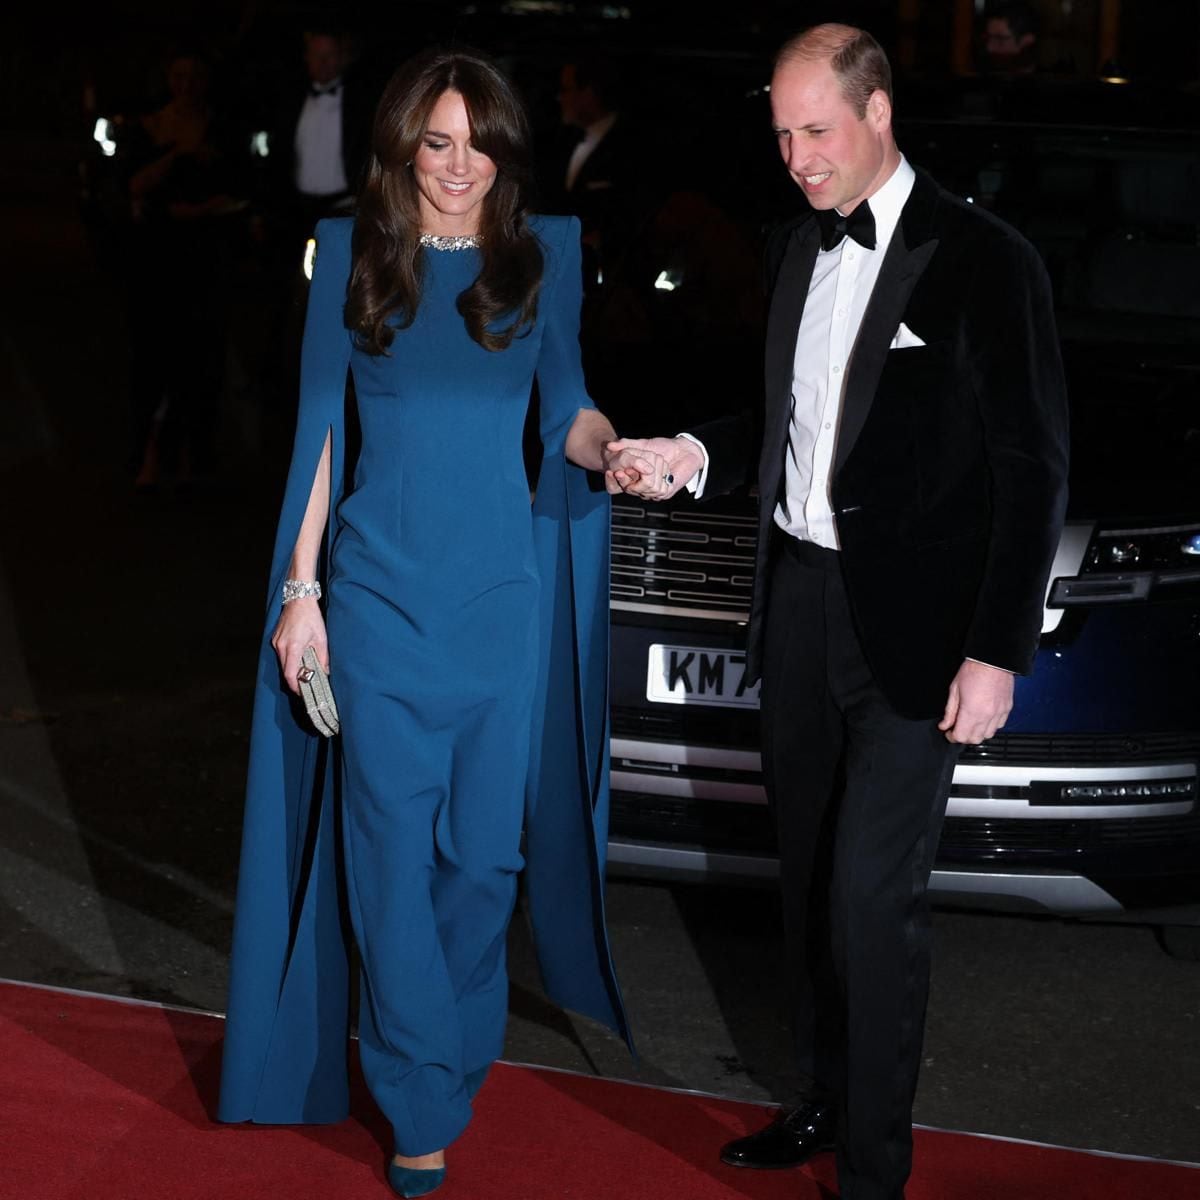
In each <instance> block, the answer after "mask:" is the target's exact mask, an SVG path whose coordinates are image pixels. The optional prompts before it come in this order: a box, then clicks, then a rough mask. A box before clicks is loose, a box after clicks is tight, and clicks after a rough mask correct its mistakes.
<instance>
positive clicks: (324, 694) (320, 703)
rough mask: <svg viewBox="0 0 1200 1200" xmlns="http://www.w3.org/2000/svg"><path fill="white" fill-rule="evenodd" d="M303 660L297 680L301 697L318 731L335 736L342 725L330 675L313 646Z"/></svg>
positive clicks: (305, 652) (306, 652) (309, 717)
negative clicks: (326, 672) (319, 660)
mask: <svg viewBox="0 0 1200 1200" xmlns="http://www.w3.org/2000/svg"><path fill="white" fill-rule="evenodd" d="M301 662H302V663H303V664H304V665H303V666H302V667H301V668H300V671H299V674H298V675H297V676H296V680H297V682H298V683H299V684H300V697H301V699H302V700H303V701H304V707H305V708H306V709H307V710H308V719H309V720H310V721H311V722H312V723H313V728H314V729H316V731H317V732H318V733H320V734H324V736H325V737H333V736H334V734H336V733H337V732H338V731H339V730H340V729H341V727H342V726H341V722H340V721H339V720H338V710H337V705H336V704H335V703H334V700H333V689H332V688H331V687H330V686H329V676H328V675H326V674H325V672H324V670H323V669H322V667H321V664H320V663H319V662H318V661H317V652H316V651H315V650H314V649H313V648H312V647H311V646H309V647H308V649H307V650H305V651H304V657H303V658H302V659H301Z"/></svg>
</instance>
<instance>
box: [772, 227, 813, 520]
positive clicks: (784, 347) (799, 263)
mask: <svg viewBox="0 0 1200 1200" xmlns="http://www.w3.org/2000/svg"><path fill="white" fill-rule="evenodd" d="M820 245H821V238H820V231H819V229H818V227H817V223H816V221H813V220H807V221H804V222H803V223H802V224H800V225H798V226H797V227H796V228H795V229H794V230H793V231H792V235H791V237H790V238H789V239H788V245H787V249H786V250H785V251H784V255H783V260H782V262H781V263H780V266H779V272H778V274H777V275H776V277H775V288H774V291H773V292H772V293H771V308H770V311H769V313H768V315H767V344H766V356H765V367H766V371H765V374H766V378H765V384H766V397H765V403H766V415H765V419H764V423H763V457H762V463H761V464H760V471H759V479H760V484H759V487H760V491H761V494H762V495H763V496H773V495H774V494H775V488H776V486H777V485H778V482H779V471H780V469H781V465H782V462H783V455H782V451H783V443H784V441H785V439H786V437H787V426H788V418H789V416H790V415H791V406H792V405H791V397H792V375H793V373H794V359H795V354H796V335H797V333H798V332H799V330H800V318H801V317H803V315H804V304H805V301H806V300H807V299H808V285H809V283H810V281H811V280H812V273H813V266H814V265H815V263H816V261H817V251H818V249H819V248H820Z"/></svg>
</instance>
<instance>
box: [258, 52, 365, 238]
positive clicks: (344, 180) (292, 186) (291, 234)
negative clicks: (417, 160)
mask: <svg viewBox="0 0 1200 1200" xmlns="http://www.w3.org/2000/svg"><path fill="white" fill-rule="evenodd" d="M304 71H305V76H306V79H305V82H304V86H303V87H297V88H296V90H295V92H294V93H291V94H289V95H288V96H287V97H286V98H285V99H284V102H283V104H282V106H281V108H280V110H279V112H278V115H277V118H276V121H275V130H274V133H273V136H272V138H271V159H272V167H273V172H274V191H275V197H274V207H275V208H276V211H277V212H278V213H279V215H280V216H281V217H282V218H283V225H284V228H285V230H286V236H287V238H288V240H289V244H293V243H295V241H296V239H297V238H300V239H303V238H306V237H308V236H309V235H310V234H311V233H312V230H313V227H314V226H315V225H316V223H317V221H319V220H320V219H321V218H322V217H328V216H336V215H338V214H339V213H346V212H348V211H349V210H350V209H351V208H352V207H353V203H354V193H355V191H356V190H357V188H358V182H359V179H358V177H359V173H360V171H361V169H362V166H363V163H364V162H365V161H366V156H367V150H368V148H369V143H370V137H371V118H372V115H373V112H374V107H375V100H376V96H375V90H374V89H373V88H372V87H371V86H370V85H369V82H368V81H367V79H366V78H365V77H364V75H363V73H362V72H361V71H357V70H356V69H355V68H354V65H353V63H352V61H351V55H350V52H349V41H348V39H347V37H346V36H345V35H344V34H342V33H339V32H337V31H333V30H326V29H311V30H309V31H307V32H306V33H305V34H304ZM301 244H303V243H302V241H301ZM296 253H297V254H298V251H297V252H296Z"/></svg>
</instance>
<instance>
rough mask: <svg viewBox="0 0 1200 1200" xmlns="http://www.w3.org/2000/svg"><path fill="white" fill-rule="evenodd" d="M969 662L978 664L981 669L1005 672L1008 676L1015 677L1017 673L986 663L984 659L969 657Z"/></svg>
mask: <svg viewBox="0 0 1200 1200" xmlns="http://www.w3.org/2000/svg"><path fill="white" fill-rule="evenodd" d="M967 662H973V663H978V664H979V665H980V666H981V667H991V668H992V670H993V671H1004V672H1005V673H1006V674H1009V675H1015V674H1016V671H1010V670H1009V669H1008V668H1007V667H997V666H995V665H994V664H992V663H985V662H984V661H983V659H982V658H971V657H970V656H968V657H967Z"/></svg>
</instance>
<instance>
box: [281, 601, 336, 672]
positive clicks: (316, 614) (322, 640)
mask: <svg viewBox="0 0 1200 1200" xmlns="http://www.w3.org/2000/svg"><path fill="white" fill-rule="evenodd" d="M309 646H311V647H312V648H313V649H314V650H315V651H316V652H317V660H318V661H319V662H320V664H321V666H322V668H323V669H324V670H325V672H326V673H328V671H329V642H328V639H327V638H326V636H325V618H324V617H322V616H321V607H320V605H319V604H318V603H317V598H316V597H315V596H305V597H304V598H303V599H300V600H289V601H288V602H287V604H285V605H284V606H283V611H282V612H281V613H280V614H279V623H278V624H277V625H276V626H275V632H274V633H273V634H272V635H271V648H272V649H273V650H274V651H275V654H276V657H278V659H279V669H280V671H281V672H282V673H283V681H284V683H286V684H287V685H288V689H289V690H290V691H292V692H294V693H295V694H296V695H297V696H298V695H299V694H300V684H299V683H298V682H297V681H296V676H297V674H298V673H299V671H300V668H301V666H302V665H303V664H302V663H301V661H300V660H301V658H302V657H303V656H304V651H305V650H306V649H307V648H308V647H309Z"/></svg>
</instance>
